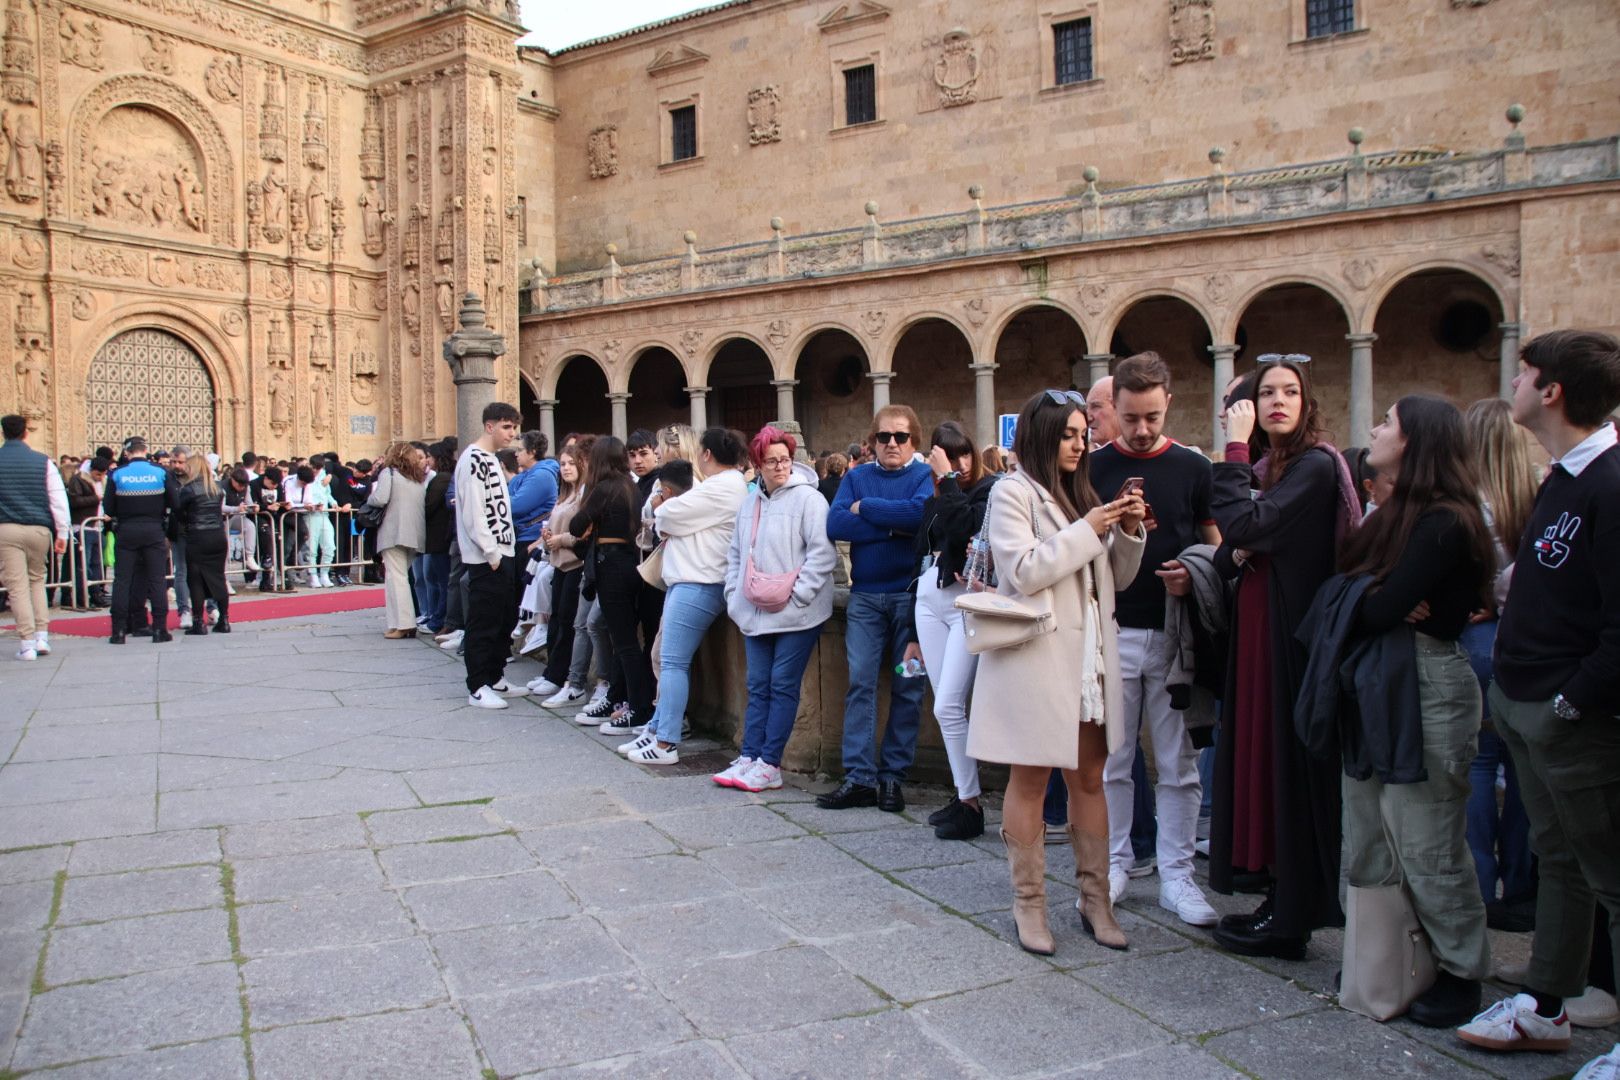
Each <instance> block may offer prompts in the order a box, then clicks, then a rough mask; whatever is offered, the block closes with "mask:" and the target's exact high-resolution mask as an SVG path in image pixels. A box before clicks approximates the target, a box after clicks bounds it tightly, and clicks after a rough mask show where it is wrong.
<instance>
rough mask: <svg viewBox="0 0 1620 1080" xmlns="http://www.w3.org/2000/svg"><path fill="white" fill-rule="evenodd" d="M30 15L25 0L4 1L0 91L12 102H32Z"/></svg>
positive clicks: (33, 75)
mask: <svg viewBox="0 0 1620 1080" xmlns="http://www.w3.org/2000/svg"><path fill="white" fill-rule="evenodd" d="M35 59H36V57H35V54H34V33H33V17H32V16H31V14H30V12H29V4H28V2H27V0H7V3H6V29H5V35H4V37H3V38H0V94H3V95H4V97H5V99H6V100H7V101H9V102H11V103H12V104H14V105H32V104H33V103H34V101H35V90H36V88H37V87H38V85H39V81H38V77H37V75H36V73H35V70H34V62H35Z"/></svg>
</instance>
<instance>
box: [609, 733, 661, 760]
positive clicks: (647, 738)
mask: <svg viewBox="0 0 1620 1080" xmlns="http://www.w3.org/2000/svg"><path fill="white" fill-rule="evenodd" d="M657 741H658V740H657V739H656V738H654V737H653V736H651V735H647V734H641V735H637V736H636V737H635V738H633V739H631V740H630V741H629V742H627V743H620V744H619V746H618V750H619V753H621V754H624V755H626V756H628V755H629V754H631V753H633V752H634V751H636V750H640V749H641V748H642V747H643V746H646V745H647V744H648V743H654V742H657Z"/></svg>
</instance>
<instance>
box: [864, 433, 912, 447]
mask: <svg viewBox="0 0 1620 1080" xmlns="http://www.w3.org/2000/svg"><path fill="white" fill-rule="evenodd" d="M872 438H873V439H875V440H876V441H877V442H880V443H882V444H883V445H884V446H887V445H889V443H891V442H892V443H896V444H898V445H900V446H904V445H906V443H908V442H910V441H911V432H909V431H880V432H878V433H877V434H876V435H873V436H872Z"/></svg>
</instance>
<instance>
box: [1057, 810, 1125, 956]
mask: <svg viewBox="0 0 1620 1080" xmlns="http://www.w3.org/2000/svg"><path fill="white" fill-rule="evenodd" d="M1069 840H1070V842H1071V843H1073V844H1074V877H1075V882H1076V884H1078V885H1079V887H1080V903H1079V904H1078V905H1077V906H1078V907H1079V908H1080V925H1081V926H1082V927H1083V928H1084V929H1085V931H1086V933H1088V934H1090V935H1091V938H1092V940H1093V941H1095V942H1096V943H1097V944H1099V945H1101V946H1103V947H1104V948H1108V949H1120V950H1124V949H1128V948H1130V942H1128V941H1126V940H1125V931H1124V930H1121V929H1120V927H1119V923H1118V922H1117V921H1116V920H1115V919H1114V905H1113V904H1111V903H1110V902H1109V900H1108V838H1107V837H1106V836H1092V835H1091V834H1090V833H1083V832H1081V831H1080V830H1079V829H1078V828H1076V827H1075V826H1074V825H1072V824H1071V825H1070V826H1069Z"/></svg>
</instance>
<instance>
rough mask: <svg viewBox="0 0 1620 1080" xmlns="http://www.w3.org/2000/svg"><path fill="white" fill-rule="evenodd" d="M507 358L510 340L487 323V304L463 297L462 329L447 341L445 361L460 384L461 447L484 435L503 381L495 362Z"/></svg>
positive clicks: (473, 295)
mask: <svg viewBox="0 0 1620 1080" xmlns="http://www.w3.org/2000/svg"><path fill="white" fill-rule="evenodd" d="M505 355H506V339H505V338H503V337H502V336H501V335H499V334H497V333H496V332H495V331H493V330H491V329H490V328H489V327H488V326H487V325H486V324H485V320H484V303H483V301H482V300H480V299H478V294H477V293H474V292H469V293H468V294H467V295H466V296H464V297H462V298H461V329H459V330H457V331H456V332H455V333H453V334H451V335H450V336H449V337H448V338H446V339H445V342H444V360H445V363H447V364H449V365H450V377H451V381H452V382H454V383H455V385H456V430H457V434H458V436H459V437H460V439H461V445H462V446H466V445H467V444H468V443H470V442H473V441H474V440H476V439H478V438H480V437H481V436H482V435H483V434H484V406H486V405H488V404H490V403H491V402H493V401H494V400H495V387H496V386H497V385H498V382H499V379H498V378H497V376H496V374H495V361H496V359H497V358H499V357H502V356H505Z"/></svg>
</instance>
